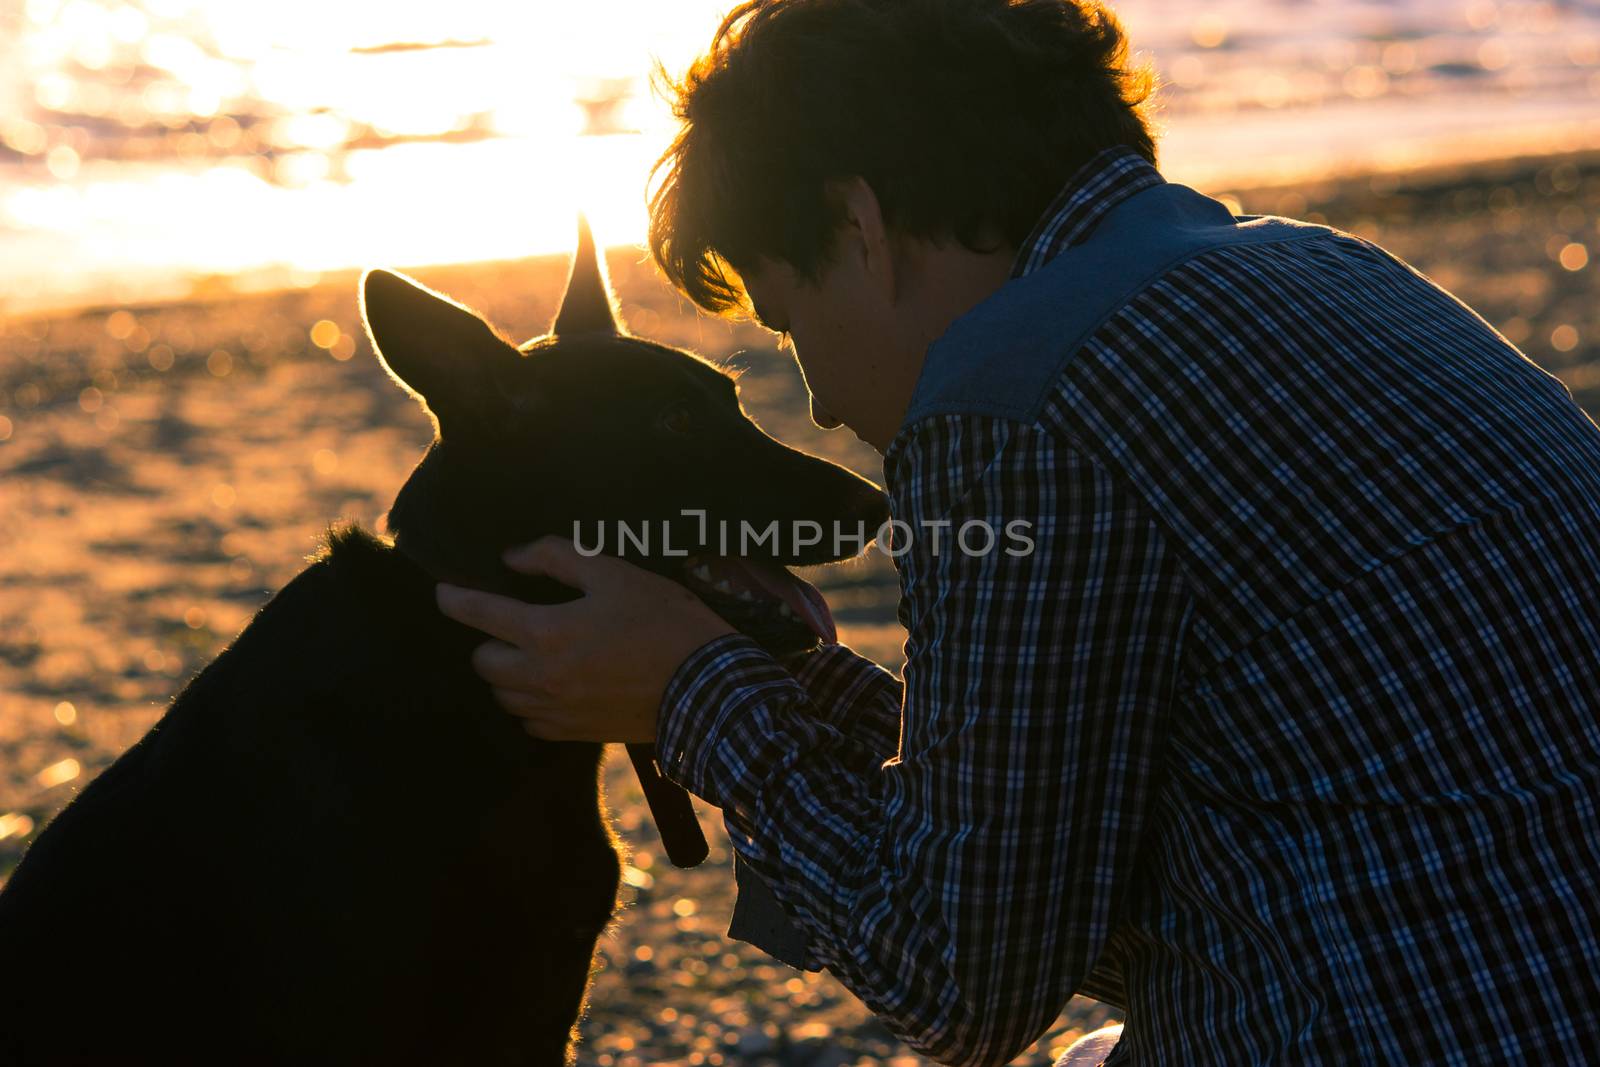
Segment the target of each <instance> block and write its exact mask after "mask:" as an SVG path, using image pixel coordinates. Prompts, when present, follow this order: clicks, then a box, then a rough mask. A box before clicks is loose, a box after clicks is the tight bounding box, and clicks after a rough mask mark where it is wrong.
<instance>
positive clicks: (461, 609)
mask: <svg viewBox="0 0 1600 1067" xmlns="http://www.w3.org/2000/svg"><path fill="white" fill-rule="evenodd" d="M434 599H435V600H436V601H437V602H438V605H439V610H440V611H441V612H443V613H444V615H445V616H446V617H447V618H451V619H454V620H455V621H456V622H459V623H463V624H465V625H467V626H470V627H472V628H473V629H474V630H482V631H483V632H484V633H486V634H488V635H489V636H490V637H498V638H499V639H500V640H502V641H505V642H506V643H508V644H513V645H527V644H528V643H529V640H530V638H531V637H532V636H533V635H534V634H536V633H538V632H539V630H540V627H541V624H542V623H543V622H544V612H545V611H546V610H548V609H546V608H543V607H541V606H540V605H537V604H525V603H523V602H522V601H520V600H513V599H512V598H511V597H506V596H501V595H500V594H498V593H485V592H484V591H483V590H481V589H463V588H461V587H460V586H458V585H450V584H449V583H448V582H440V583H439V585H438V587H437V588H436V589H435V590H434Z"/></svg>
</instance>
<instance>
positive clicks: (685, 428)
mask: <svg viewBox="0 0 1600 1067" xmlns="http://www.w3.org/2000/svg"><path fill="white" fill-rule="evenodd" d="M656 421H657V422H658V423H659V424H660V426H661V428H662V429H664V430H670V431H671V432H673V433H692V432H693V431H694V412H692V411H690V410H689V405H687V404H674V405H672V406H671V407H670V408H668V409H667V410H665V411H663V412H662V413H661V417H660V418H659V419H657V420H656Z"/></svg>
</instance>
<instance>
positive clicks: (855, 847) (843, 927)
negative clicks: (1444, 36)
mask: <svg viewBox="0 0 1600 1067" xmlns="http://www.w3.org/2000/svg"><path fill="white" fill-rule="evenodd" d="M895 474H896V475H897V476H895V477H891V479H890V481H891V487H892V488H893V489H894V490H895V493H896V503H897V508H896V514H897V516H898V517H899V518H901V519H902V520H903V521H904V522H906V523H908V524H909V525H910V526H911V528H912V530H913V531H914V539H913V543H912V547H911V549H910V550H909V552H908V553H907V554H906V555H905V556H904V557H903V558H902V559H901V560H900V565H901V568H902V578H903V585H904V591H905V595H906V613H905V618H906V621H907V624H908V629H909V632H910V638H909V641H908V643H907V655H908V662H907V666H906V689H905V706H904V713H903V718H904V727H903V729H904V737H903V740H902V743H901V744H900V746H899V755H898V757H897V758H895V759H892V760H890V761H889V762H887V763H883V764H880V763H879V762H878V761H877V760H876V759H875V758H873V754H872V753H871V752H870V751H869V746H866V745H863V744H861V743H860V742H859V741H855V740H852V739H851V738H849V737H847V736H845V735H844V734H843V733H841V732H840V731H839V730H838V729H837V728H835V727H834V726H833V725H830V724H829V722H828V721H827V716H828V712H827V710H826V709H821V708H817V707H815V706H812V705H810V703H809V700H808V695H807V692H806V689H805V687H804V686H802V685H801V684H800V683H799V682H797V681H796V680H795V679H794V678H793V677H792V676H790V675H789V674H787V673H786V672H784V671H783V670H782V669H781V668H780V667H779V666H778V664H777V663H775V662H774V661H773V660H772V659H771V658H770V657H768V656H767V655H766V654H765V653H763V652H762V651H761V650H760V649H759V648H758V647H757V646H756V645H755V644H754V643H753V642H751V641H750V640H749V639H747V638H745V637H742V636H739V635H728V636H725V637H721V638H718V639H716V640H714V641H712V642H710V643H709V644H707V645H706V646H704V647H703V648H701V649H700V650H699V651H698V652H696V653H695V654H694V655H693V656H691V657H690V658H689V660H688V661H687V662H686V663H685V664H684V665H683V666H682V667H681V668H680V669H679V671H678V672H677V674H676V675H675V676H674V678H673V680H672V682H671V684H670V685H669V686H668V688H667V692H666V694H665V697H664V700H663V705H662V711H661V718H660V724H659V735H658V753H659V756H660V758H661V759H662V762H663V769H664V770H665V771H666V773H667V774H668V775H669V776H670V777H672V778H674V779H676V780H677V781H679V782H681V783H682V784H683V785H684V786H686V787H687V788H689V789H690V790H691V791H692V792H695V793H697V794H698V795H700V796H703V797H705V798H706V799H707V800H709V801H711V802H712V803H715V804H717V805H719V806H721V807H722V808H723V810H724V815H725V818H726V822H727V824H728V828H729V832H730V837H731V838H732V841H733V844H734V847H735V848H736V849H737V850H738V851H739V853H740V854H741V856H742V857H743V858H744V859H745V860H746V861H747V862H748V863H749V864H750V865H751V866H752V867H753V868H755V869H756V870H757V871H758V872H760V874H761V875H762V877H763V878H764V879H765V880H766V881H767V882H768V883H769V884H770V886H771V887H772V889H773V892H774V893H775V894H776V895H777V896H778V898H779V899H780V901H782V903H783V904H784V906H785V908H787V909H788V911H789V912H790V913H791V914H792V915H793V916H794V917H795V918H796V920H797V921H798V922H799V923H800V924H801V925H802V926H804V927H805V929H806V932H807V936H808V939H809V941H810V950H811V953H812V955H813V956H814V958H815V960H816V962H818V963H820V964H822V965H825V966H827V967H828V968H829V969H830V970H832V971H833V972H834V973H835V974H836V975H837V976H838V977H839V978H840V980H841V981H843V982H844V984H845V985H846V986H847V987H849V988H850V989H851V990H852V991H853V992H854V993H855V994H856V995H857V996H859V997H860V998H861V999H862V1000H863V1001H865V1002H866V1003H867V1005H868V1006H869V1007H870V1008H872V1009H873V1011H875V1012H876V1013H878V1014H879V1015H880V1016H882V1017H883V1018H884V1020H885V1022H886V1023H887V1024H888V1025H889V1026H890V1027H891V1028H892V1029H894V1030H895V1031H896V1032H898V1033H900V1034H901V1035H902V1036H903V1037H904V1038H905V1039H906V1040H907V1041H908V1042H910V1043H911V1044H912V1045H913V1046H914V1047H916V1048H918V1049H919V1050H921V1051H923V1052H925V1053H927V1054H928V1055H930V1056H932V1057H934V1058H935V1059H938V1060H941V1061H943V1062H947V1063H955V1064H996V1063H1003V1062H1005V1061H1007V1060H1009V1059H1010V1058H1011V1057H1013V1056H1015V1055H1016V1054H1017V1053H1018V1052H1019V1051H1021V1049H1023V1048H1024V1047H1026V1046H1027V1045H1028V1044H1029V1042H1031V1041H1032V1040H1034V1039H1035V1038H1036V1037H1037V1036H1038V1035H1039V1034H1040V1033H1041V1032H1042V1031H1043V1030H1044V1029H1045V1028H1046V1027H1047V1026H1048V1025H1049V1023H1050V1022H1051V1021H1052V1020H1053V1019H1054V1018H1055V1016H1056V1014H1057V1013H1058V1012H1059V1010H1060V1008H1061V1006H1062V1005H1063V1004H1064V1003H1065V1002H1066V1000H1067V998H1068V997H1069V996H1070V995H1071V994H1072V992H1073V991H1074V990H1075V989H1076V988H1077V987H1078V986H1079V985H1080V983H1081V982H1082V981H1083V979H1084V977H1085V976H1086V975H1087V973H1088V972H1089V970H1090V969H1091V968H1092V966H1093V965H1094V963H1095V960H1096V958H1097V957H1098V956H1099V954H1100V951H1101V949H1102V948H1103V946H1104V944H1105V941H1106V938H1107V936H1108V934H1109V933H1110V930H1111V926H1112V923H1113V919H1114V909H1115V906H1116V904H1117V902H1118V900H1119V899H1120V897H1121V894H1122V893H1123V892H1124V891H1125V889H1126V887H1127V878H1128V874H1129V871H1130V869H1131V866H1132V863H1133V859H1134V853H1135V849H1136V847H1137V845H1138V841H1139V835H1140V831H1141V830H1142V828H1143V825H1144V821H1145V817H1146V812H1147V809H1148V806H1149V801H1150V793H1151V790H1152V782H1153V778H1154V775H1155V772H1156V769H1157V765H1158V763H1159V759H1160V746H1161V744H1162V740H1163V736H1164V732H1165V712H1166V710H1167V708H1168V707H1169V705H1170V702H1171V700H1172V694H1173V690H1174V687H1175V683H1176V678H1177V671H1178V662H1179V656H1180V651H1181V644H1182V635H1183V632H1184V629H1185V627H1186V625H1187V622H1188V619H1189V615H1190V611H1191V608H1192V600H1191V598H1190V595H1189V593H1188V590H1187V588H1186V587H1185V583H1184V581H1183V578H1182V575H1181V573H1180V569H1179V566H1178V564H1177V561H1176V559H1175V558H1174V556H1173V554H1172V553H1171V551H1170V549H1169V548H1168V546H1167V544H1166V543H1165V541H1164V540H1163V538H1162V534H1161V531H1160V530H1159V528H1158V527H1157V524H1156V523H1155V521H1154V520H1153V518H1152V517H1151V515H1150V514H1149V512H1148V510H1147V509H1145V507H1144V506H1143V504H1142V503H1141V502H1140V501H1139V499H1138V498H1137V496H1136V495H1135V494H1134V493H1132V492H1131V491H1130V489H1129V488H1128V487H1127V486H1126V485H1124V484H1121V483H1120V482H1118V480H1117V479H1116V477H1115V476H1113V475H1112V474H1111V473H1110V472H1108V471H1107V470H1105V469H1104V468H1103V467H1101V466H1100V465H1099V464H1097V463H1096V462H1095V461H1094V460H1092V459H1091V458H1090V457H1088V456H1087V455H1085V454H1084V453H1082V452H1080V451H1078V450H1076V449H1073V448H1072V447H1070V446H1069V445H1068V444H1066V443H1065V442H1063V441H1060V440H1058V439H1057V438H1056V437H1054V436H1052V435H1051V434H1049V433H1048V432H1045V431H1043V430H1040V429H1036V428H1029V427H1025V426H1022V425H1019V424H1016V423H1011V422H1007V421H1003V420H994V419H986V418H975V417H968V418H960V419H957V418H954V417H949V418H940V419H933V420H929V421H928V422H926V423H924V424H923V425H922V426H920V427H919V428H918V429H917V430H916V431H915V434H914V436H913V437H911V438H910V439H909V440H908V441H907V442H906V443H905V447H904V448H903V449H901V450H900V451H899V454H898V456H897V458H896V467H895ZM936 522H947V523H948V524H949V525H947V526H945V527H944V528H943V535H942V536H941V537H940V539H939V541H940V543H939V546H938V548H939V551H935V550H934V542H933V540H932V538H931V535H930V534H931V530H932V529H933V527H931V526H927V525H925V524H928V523H936ZM1019 522H1020V523H1026V524H1027V527H1026V537H1027V538H1028V539H1031V541H1032V549H1031V551H1018V549H1019V548H1020V544H1019V543H1018V542H1014V541H1011V540H1008V538H1007V531H1008V524H1014V523H1019ZM968 523H982V524H986V525H987V526H988V527H989V528H991V529H992V530H994V531H995V534H996V537H997V546H996V547H995V548H994V550H992V551H990V552H988V553H985V554H978V555H974V554H967V553H964V552H962V551H960V550H959V548H958V547H957V546H956V545H955V543H954V537H955V535H956V533H957V532H958V531H959V530H961V528H962V527H963V525H965V524H968ZM1009 529H1011V530H1017V529H1019V527H1017V526H1014V525H1012V526H1010V527H1009ZM971 534H972V536H971V540H973V541H975V540H976V538H977V528H976V527H975V528H973V530H972V531H971ZM1008 547H1009V548H1011V549H1012V550H1013V551H1010V552H1008V551H1007V548H1008Z"/></svg>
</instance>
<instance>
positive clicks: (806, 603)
mask: <svg viewBox="0 0 1600 1067" xmlns="http://www.w3.org/2000/svg"><path fill="white" fill-rule="evenodd" d="M706 566H707V567H708V568H709V569H710V571H711V576H712V579H713V580H725V581H727V582H728V584H730V585H732V586H733V587H734V588H735V589H737V588H740V587H744V588H748V589H751V590H753V591H757V592H762V593H765V594H766V595H767V596H770V597H771V598H772V599H774V600H779V601H782V602H783V603H785V604H787V605H789V610H790V611H792V612H794V613H795V616H796V617H797V618H798V619H799V620H800V621H801V622H803V623H805V624H806V625H807V626H808V627H810V628H811V632H812V633H814V634H816V635H817V636H818V637H820V638H822V640H823V641H825V642H827V643H828V644H833V643H834V642H836V641H838V640H839V631H838V628H837V627H835V626H834V623H833V614H832V613H831V612H830V611H828V602H827V601H826V600H824V599H822V594H821V593H819V592H818V591H817V587H816V586H814V585H812V584H811V583H810V582H808V581H806V580H805V579H803V578H799V577H796V576H795V575H794V574H792V573H790V571H789V568H787V567H783V566H780V565H778V564H776V563H767V562H764V561H761V560H753V559H738V558H735V557H728V556H719V557H717V558H715V559H712V560H709V561H707V564H706Z"/></svg>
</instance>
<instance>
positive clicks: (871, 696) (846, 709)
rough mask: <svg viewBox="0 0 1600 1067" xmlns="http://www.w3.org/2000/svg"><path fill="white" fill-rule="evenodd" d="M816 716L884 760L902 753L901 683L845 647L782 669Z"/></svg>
mask: <svg viewBox="0 0 1600 1067" xmlns="http://www.w3.org/2000/svg"><path fill="white" fill-rule="evenodd" d="M784 666H785V667H786V668H787V669H788V670H789V671H790V673H792V674H793V675H794V680H795V681H797V682H799V683H800V685H801V687H802V688H803V689H805V691H806V694H807V696H808V698H809V702H810V705H811V709H812V713H813V715H815V716H816V717H817V718H818V719H819V720H820V721H822V722H825V723H827V724H828V725H829V726H832V727H833V728H834V729H835V730H838V731H839V732H840V733H842V734H844V735H845V736H846V737H848V738H850V739H851V740H853V741H856V742H858V743H860V744H862V745H865V746H866V747H867V749H869V750H870V751H872V752H873V753H876V754H877V755H878V756H879V758H880V759H885V760H887V759H891V758H893V756H894V755H895V753H896V752H898V751H899V750H900V705H901V704H902V702H903V701H904V699H905V687H904V686H903V685H901V683H900V679H898V678H896V677H895V676H894V675H893V674H892V673H890V672H889V671H887V670H885V669H884V668H883V667H881V666H880V665H878V664H876V663H874V662H873V661H872V660H870V659H868V658H867V657H865V656H863V655H861V654H860V653H858V652H856V651H855V650H854V649H852V648H850V647H849V646H847V645H839V644H832V645H823V646H822V647H820V648H818V649H816V650H814V651H812V652H807V653H805V654H804V655H803V656H799V657H796V658H795V659H792V660H790V661H788V662H786V663H785V664H784Z"/></svg>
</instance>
